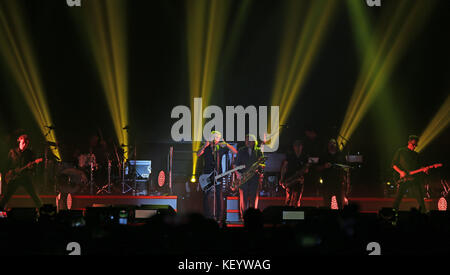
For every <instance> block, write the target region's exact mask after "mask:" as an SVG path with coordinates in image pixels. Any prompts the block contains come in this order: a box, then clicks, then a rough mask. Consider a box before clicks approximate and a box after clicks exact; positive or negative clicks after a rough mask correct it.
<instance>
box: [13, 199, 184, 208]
mask: <svg viewBox="0 0 450 275" xmlns="http://www.w3.org/2000/svg"><path fill="white" fill-rule="evenodd" d="M41 200H42V202H43V203H44V204H51V205H54V206H56V196H45V197H42V196H41ZM63 201H65V199H63ZM93 205H98V206H100V205H105V206H116V205H131V206H141V205H170V206H171V207H172V208H173V209H174V210H175V211H176V210H177V197H176V196H166V197H164V196H160V197H152V196H73V197H72V207H71V209H73V210H77V209H86V208H87V207H92V206H93ZM34 206H35V205H34V203H33V200H32V199H31V198H30V197H29V196H13V198H12V199H11V200H10V202H9V203H8V208H14V207H34ZM62 209H65V208H64V207H63V208H62Z"/></svg>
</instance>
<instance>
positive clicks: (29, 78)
mask: <svg viewBox="0 0 450 275" xmlns="http://www.w3.org/2000/svg"><path fill="white" fill-rule="evenodd" d="M21 18H24V15H23V13H22V11H21V8H20V7H19V6H18V4H17V2H15V1H14V2H7V3H6V2H2V3H0V23H1V24H0V47H1V52H2V54H3V56H4V58H5V61H6V64H7V65H8V68H9V69H10V71H11V73H12V76H13V77H14V79H15V81H16V83H17V85H18V87H19V90H20V92H21V93H22V95H23V96H24V99H25V102H26V103H27V105H28V106H29V108H30V110H31V113H32V114H33V116H34V118H35V120H36V122H37V124H38V126H39V129H40V131H41V133H42V135H44V136H45V135H46V134H47V128H46V127H45V126H50V125H53V122H52V119H51V116H50V111H49V108H48V104H47V100H46V98H45V96H44V90H43V85H42V83H41V79H40V77H39V71H38V67H37V65H36V60H35V57H34V54H33V51H32V49H31V43H30V41H29V34H28V32H27V29H26V27H25V26H24V23H23V20H22V19H21ZM46 140H47V141H49V142H56V137H55V135H54V133H53V132H50V133H49V134H48V135H47V136H46ZM51 149H52V152H53V154H54V155H55V156H56V157H58V158H59V159H60V158H61V155H60V153H59V150H58V149H57V148H53V147H51Z"/></svg>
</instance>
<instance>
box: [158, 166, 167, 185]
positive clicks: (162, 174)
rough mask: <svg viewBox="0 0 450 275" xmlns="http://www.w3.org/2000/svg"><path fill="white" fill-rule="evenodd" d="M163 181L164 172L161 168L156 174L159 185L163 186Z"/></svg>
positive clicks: (164, 180)
mask: <svg viewBox="0 0 450 275" xmlns="http://www.w3.org/2000/svg"><path fill="white" fill-rule="evenodd" d="M165 182H166V174H164V171H162V170H161V171H160V172H159V175H158V185H159V187H163V186H164V183H165Z"/></svg>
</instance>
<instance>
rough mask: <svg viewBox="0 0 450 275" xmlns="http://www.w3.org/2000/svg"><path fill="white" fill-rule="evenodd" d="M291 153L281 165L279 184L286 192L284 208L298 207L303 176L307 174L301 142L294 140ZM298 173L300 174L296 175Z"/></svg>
mask: <svg viewBox="0 0 450 275" xmlns="http://www.w3.org/2000/svg"><path fill="white" fill-rule="evenodd" d="M292 149H293V151H292V152H289V153H288V154H287V156H286V160H284V161H283V163H282V164H281V177H280V184H281V186H282V187H283V188H284V189H285V190H286V201H285V205H286V206H295V207H300V202H301V199H302V194H303V189H304V185H305V178H304V174H306V173H308V168H307V167H306V165H307V163H308V158H307V156H306V155H305V154H304V153H303V142H302V141H301V140H296V141H294V143H293V144H292ZM298 172H302V173H301V174H300V175H297V173H298Z"/></svg>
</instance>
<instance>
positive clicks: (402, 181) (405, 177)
mask: <svg viewBox="0 0 450 275" xmlns="http://www.w3.org/2000/svg"><path fill="white" fill-rule="evenodd" d="M438 167H442V163H436V164H433V165H430V166H425V167H422V168H419V169H417V170H414V171H410V172H409V173H408V174H407V175H406V176H404V177H403V178H400V179H399V180H397V184H399V183H405V182H408V181H412V180H413V179H414V177H413V176H414V175H415V174H418V173H421V172H425V170H427V169H432V168H438Z"/></svg>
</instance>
